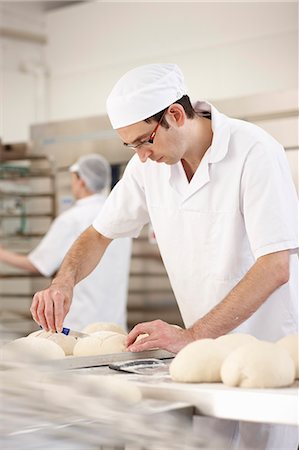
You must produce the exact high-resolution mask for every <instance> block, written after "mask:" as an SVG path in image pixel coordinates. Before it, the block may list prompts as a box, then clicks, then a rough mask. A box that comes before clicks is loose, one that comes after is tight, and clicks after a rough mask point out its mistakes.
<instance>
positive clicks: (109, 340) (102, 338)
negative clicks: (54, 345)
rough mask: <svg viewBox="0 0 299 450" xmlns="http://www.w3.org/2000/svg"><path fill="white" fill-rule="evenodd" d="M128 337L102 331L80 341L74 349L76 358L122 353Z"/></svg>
mask: <svg viewBox="0 0 299 450" xmlns="http://www.w3.org/2000/svg"><path fill="white" fill-rule="evenodd" d="M125 341H126V336H125V335H123V334H118V333H111V332H105V331H101V332H98V333H95V334H93V335H91V336H88V337H86V338H83V339H80V340H79V341H78V342H77V343H76V345H75V347H74V352H73V354H74V356H95V355H104V354H109V353H120V352H122V351H124V350H125Z"/></svg>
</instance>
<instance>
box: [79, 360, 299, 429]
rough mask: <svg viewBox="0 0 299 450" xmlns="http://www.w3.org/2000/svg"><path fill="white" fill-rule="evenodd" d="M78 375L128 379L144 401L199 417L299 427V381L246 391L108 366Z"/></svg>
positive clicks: (83, 371)
mask: <svg viewBox="0 0 299 450" xmlns="http://www.w3.org/2000/svg"><path fill="white" fill-rule="evenodd" d="M167 361H168V362H170V360H167ZM78 372H79V373H82V375H84V373H93V374H97V373H98V374H100V375H114V376H117V377H124V379H126V380H128V381H130V382H132V383H134V384H135V385H136V386H138V388H139V389H140V390H141V392H142V395H143V397H144V398H146V399H156V400H163V401H166V402H174V403H178V402H181V403H183V404H184V405H185V406H186V405H188V404H189V405H190V406H193V411H194V413H195V414H198V415H203V416H211V417H217V418H219V419H232V420H242V421H249V422H262V423H276V424H288V425H298V415H299V414H298V405H299V399H298V387H299V381H298V380H297V381H296V382H295V383H294V384H293V385H292V386H290V387H286V388H276V389H245V388H234V387H228V386H225V385H223V384H222V383H177V382H174V381H172V380H171V378H170V375H164V376H160V375H138V374H129V373H125V372H118V371H115V370H112V369H109V367H108V366H101V367H90V368H86V369H78ZM189 411H191V410H190V409H189Z"/></svg>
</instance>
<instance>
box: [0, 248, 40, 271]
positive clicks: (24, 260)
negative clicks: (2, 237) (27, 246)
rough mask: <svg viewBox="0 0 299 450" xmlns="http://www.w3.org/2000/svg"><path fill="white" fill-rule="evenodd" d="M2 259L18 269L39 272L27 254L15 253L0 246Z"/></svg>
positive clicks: (0, 257)
mask: <svg viewBox="0 0 299 450" xmlns="http://www.w3.org/2000/svg"><path fill="white" fill-rule="evenodd" d="M0 261H2V262H4V263H5V264H9V265H10V266H13V267H17V268H18V269H24V270H28V272H32V273H39V271H38V270H37V268H36V267H35V266H34V265H33V264H32V263H31V261H30V260H29V259H28V257H27V256H26V255H21V254H19V253H14V252H11V251H9V250H5V249H4V248H2V247H1V248H0Z"/></svg>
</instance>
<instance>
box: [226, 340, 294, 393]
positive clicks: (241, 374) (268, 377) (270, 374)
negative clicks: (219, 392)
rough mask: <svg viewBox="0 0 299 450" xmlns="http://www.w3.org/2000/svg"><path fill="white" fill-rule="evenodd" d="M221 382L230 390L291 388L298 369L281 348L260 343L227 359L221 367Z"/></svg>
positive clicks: (236, 351)
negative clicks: (236, 387)
mask: <svg viewBox="0 0 299 450" xmlns="http://www.w3.org/2000/svg"><path fill="white" fill-rule="evenodd" d="M221 379H222V381H223V383H224V384H226V385H227V386H240V387H245V388H270V387H272V388H274V387H282V386H289V385H290V384H292V383H293V381H294V379H295V365H294V362H293V360H292V358H291V357H290V355H289V354H288V352H287V351H286V350H285V349H284V348H282V347H281V346H279V345H277V344H274V343H272V342H265V341H258V340H257V342H252V343H249V344H245V345H242V346H241V347H239V348H237V349H236V350H234V351H233V352H232V353H230V354H229V355H228V356H227V358H226V359H225V360H224V362H223V364H222V367H221Z"/></svg>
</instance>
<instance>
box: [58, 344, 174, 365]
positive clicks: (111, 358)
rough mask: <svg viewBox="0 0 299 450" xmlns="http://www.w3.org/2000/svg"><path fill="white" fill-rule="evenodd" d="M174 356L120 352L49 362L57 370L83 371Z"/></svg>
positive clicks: (72, 357) (158, 351) (150, 351)
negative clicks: (133, 361) (122, 362)
mask: <svg viewBox="0 0 299 450" xmlns="http://www.w3.org/2000/svg"><path fill="white" fill-rule="evenodd" d="M174 356H175V355H174V354H173V353H170V352H167V351H166V350H160V349H159V350H158V349H157V350H148V351H144V352H135V353H133V352H122V353H111V354H106V355H95V356H67V357H66V358H63V359H59V360H55V361H53V360H52V361H51V366H55V367H57V368H59V369H66V370H69V369H83V368H87V367H98V366H108V365H109V364H112V363H115V362H121V361H130V360H135V359H136V360H137V359H145V358H155V359H171V358H174Z"/></svg>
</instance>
